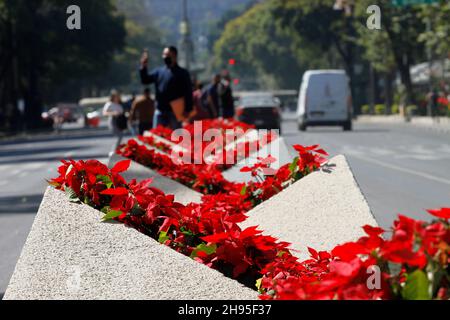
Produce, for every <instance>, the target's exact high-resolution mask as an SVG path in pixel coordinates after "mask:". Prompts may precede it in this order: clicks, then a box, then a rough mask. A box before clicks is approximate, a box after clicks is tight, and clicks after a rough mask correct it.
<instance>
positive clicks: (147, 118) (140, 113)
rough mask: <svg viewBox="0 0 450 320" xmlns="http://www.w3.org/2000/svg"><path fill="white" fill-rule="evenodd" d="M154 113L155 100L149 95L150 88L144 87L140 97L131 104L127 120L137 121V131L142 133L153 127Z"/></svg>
mask: <svg viewBox="0 0 450 320" xmlns="http://www.w3.org/2000/svg"><path fill="white" fill-rule="evenodd" d="M154 115H155V102H154V101H153V99H152V97H151V96H150V89H149V88H145V89H144V93H143V95H142V96H141V97H139V98H136V99H135V100H134V102H133V104H132V106H131V111H130V117H129V119H128V120H129V122H130V124H131V123H132V122H133V121H137V123H138V132H139V134H140V135H143V134H144V132H145V131H147V130H150V129H152V128H153V116H154Z"/></svg>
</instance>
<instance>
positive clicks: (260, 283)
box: [256, 278, 262, 293]
mask: <svg viewBox="0 0 450 320" xmlns="http://www.w3.org/2000/svg"><path fill="white" fill-rule="evenodd" d="M261 285H262V278H260V279H258V280H256V288H257V289H258V291H259V292H260V293H261Z"/></svg>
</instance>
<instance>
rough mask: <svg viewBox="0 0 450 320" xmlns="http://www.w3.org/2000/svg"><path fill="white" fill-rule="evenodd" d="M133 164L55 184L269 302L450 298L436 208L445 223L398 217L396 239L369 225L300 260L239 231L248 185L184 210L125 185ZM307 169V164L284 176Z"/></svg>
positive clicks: (90, 168) (67, 171)
mask: <svg viewBox="0 0 450 320" xmlns="http://www.w3.org/2000/svg"><path fill="white" fill-rule="evenodd" d="M311 150H313V149H310V150H309V152H311ZM313 158H314V157H312V158H311V159H313ZM316 160H317V159H316ZM298 162H300V160H299V159H297V164H298ZM129 164H130V161H129V160H128V161H122V162H119V163H118V164H116V165H115V166H114V168H112V169H111V170H110V169H108V168H107V167H106V166H105V165H103V164H101V163H100V162H98V161H95V160H90V161H86V162H84V161H78V162H76V161H63V165H62V166H61V167H60V168H59V170H58V171H59V174H60V175H59V177H58V178H55V179H53V180H52V181H51V184H52V185H53V186H55V187H56V188H57V189H59V190H63V191H65V192H66V193H67V194H68V196H69V198H70V199H71V200H72V201H81V202H84V203H85V204H88V205H90V206H92V207H94V208H97V209H98V210H101V211H102V212H104V213H105V217H104V219H105V220H108V219H116V220H118V221H121V222H123V223H125V224H127V225H130V226H133V227H135V228H136V229H138V230H139V231H141V232H143V233H145V234H147V235H149V236H151V237H153V238H154V239H157V240H159V241H160V242H161V243H164V244H165V245H168V246H170V247H171V248H173V249H174V250H177V251H178V252H180V253H183V254H185V255H188V256H190V257H192V258H193V259H195V260H197V261H199V262H202V263H204V264H206V265H208V266H210V267H212V268H215V269H218V270H219V271H221V272H223V273H224V274H225V275H228V276H230V277H233V278H235V279H238V280H240V281H241V282H243V283H245V284H247V285H249V286H253V285H254V284H255V283H256V284H257V286H258V289H259V290H260V292H261V294H262V295H261V298H263V299H387V298H403V299H426V298H439V299H448V298H449V291H448V287H449V262H450V260H449V255H450V245H449V243H450V228H449V223H448V219H449V216H450V208H444V209H440V210H430V211H429V212H430V213H431V214H433V215H435V216H436V217H438V218H441V220H439V221H435V222H432V223H425V222H423V221H416V220H413V219H410V218H407V217H404V216H400V218H399V220H398V221H397V222H396V223H395V224H394V228H393V236H392V239H391V240H384V239H383V238H382V237H381V235H382V233H383V232H384V231H383V230H382V229H380V228H374V227H370V226H365V227H364V230H365V232H366V233H367V236H365V237H362V238H360V239H359V240H357V241H356V242H349V243H345V244H343V245H340V246H337V247H336V248H334V249H333V250H332V251H331V252H316V251H315V250H313V249H310V254H311V259H309V260H307V261H303V262H298V260H297V259H296V258H295V257H294V256H292V254H291V253H290V252H289V248H288V247H289V244H288V243H286V242H279V241H277V239H275V238H273V237H270V236H265V235H262V233H261V232H260V231H258V230H257V228H256V227H250V228H247V229H245V230H242V229H241V228H240V227H239V226H238V223H239V222H242V221H244V220H245V219H246V216H245V213H246V212H247V211H248V210H250V209H251V208H252V207H253V203H252V202H251V201H250V199H249V196H248V194H247V193H242V192H241V193H238V192H237V190H239V187H243V188H245V186H243V185H241V186H239V185H236V190H235V191H233V190H231V191H230V192H229V193H228V194H217V195H209V196H205V197H204V198H203V201H202V203H201V204H189V205H186V206H184V205H182V204H179V203H176V202H175V201H174V197H173V196H171V195H165V194H164V193H163V192H162V191H160V190H158V189H156V188H152V187H151V180H146V181H143V182H141V183H137V182H136V181H135V180H133V181H131V182H130V183H127V182H126V181H125V180H124V179H123V178H122V177H121V175H120V173H121V172H123V171H125V170H127V168H128V167H129ZM301 168H303V169H305V168H308V169H305V170H309V165H305V166H303V165H297V168H296V169H295V171H290V170H289V173H288V172H286V173H285V175H286V176H288V175H289V174H290V175H292V174H293V173H296V172H298V171H300V170H301ZM377 272H378V274H377ZM258 279H259V280H258Z"/></svg>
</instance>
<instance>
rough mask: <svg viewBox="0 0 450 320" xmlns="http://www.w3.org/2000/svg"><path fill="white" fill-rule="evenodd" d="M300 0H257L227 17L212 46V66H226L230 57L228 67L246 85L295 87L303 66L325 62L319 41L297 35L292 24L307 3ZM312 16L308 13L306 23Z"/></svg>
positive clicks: (295, 28)
mask: <svg viewBox="0 0 450 320" xmlns="http://www.w3.org/2000/svg"><path fill="white" fill-rule="evenodd" d="M300 2H301V3H297V1H273V0H270V1H266V2H262V3H258V4H256V5H255V6H253V7H252V8H251V9H249V10H248V11H247V12H245V13H244V14H243V15H242V16H240V17H238V18H236V19H234V20H232V21H230V22H229V23H228V24H227V25H226V26H225V30H224V32H223V34H222V36H221V37H220V39H219V40H218V41H217V42H216V44H215V46H214V53H215V57H216V61H215V67H216V68H223V67H226V66H227V62H228V60H229V59H230V58H234V59H236V62H237V63H236V66H235V67H234V68H233V70H232V71H233V72H234V73H237V75H238V76H241V78H242V77H244V82H245V84H246V85H247V86H254V87H257V86H264V87H266V88H297V87H298V85H299V82H300V79H301V75H302V73H303V72H304V71H305V70H306V69H308V68H319V67H322V66H325V65H326V64H327V58H328V57H329V56H327V55H324V54H323V52H322V51H321V50H322V49H323V48H322V47H321V45H313V43H315V42H314V41H310V39H309V38H304V37H300V36H299V30H298V26H296V25H294V24H292V22H293V21H292V19H297V17H298V16H299V15H301V14H302V12H303V10H304V7H305V6H306V4H307V3H308V2H307V1H300ZM292 6H294V7H292ZM306 7H308V6H306ZM314 19H317V17H310V19H309V23H312V22H313V20H314ZM316 22H317V20H315V21H314V23H315V24H316ZM316 40H317V39H316ZM325 42H326V39H325V40H324V42H323V43H325ZM323 43H322V44H323ZM249 79H251V80H252V81H249Z"/></svg>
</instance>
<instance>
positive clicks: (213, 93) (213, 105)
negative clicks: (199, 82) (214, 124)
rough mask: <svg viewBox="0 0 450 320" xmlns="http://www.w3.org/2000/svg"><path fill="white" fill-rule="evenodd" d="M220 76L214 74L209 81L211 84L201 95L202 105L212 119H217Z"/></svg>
mask: <svg viewBox="0 0 450 320" xmlns="http://www.w3.org/2000/svg"><path fill="white" fill-rule="evenodd" d="M220 80H221V78H220V74H215V75H214V76H213V78H212V80H211V83H210V84H209V85H208V86H207V87H206V89H205V90H204V91H203V94H202V104H203V105H204V106H205V107H206V109H207V110H208V112H209V114H210V117H211V118H212V119H215V118H218V117H219V112H220V109H219V107H220V105H219V103H220V101H219V84H220Z"/></svg>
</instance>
